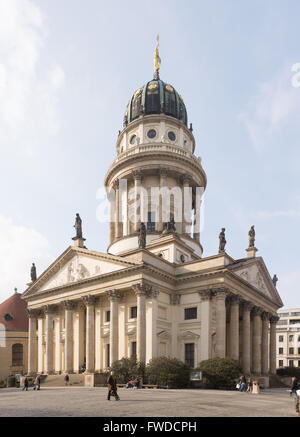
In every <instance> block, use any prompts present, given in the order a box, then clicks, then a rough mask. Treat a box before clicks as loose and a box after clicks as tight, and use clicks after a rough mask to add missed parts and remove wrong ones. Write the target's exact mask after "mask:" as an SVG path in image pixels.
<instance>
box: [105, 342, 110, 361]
mask: <svg viewBox="0 0 300 437" xmlns="http://www.w3.org/2000/svg"><path fill="white" fill-rule="evenodd" d="M109 366H110V345H109V343H107V345H106V367H109Z"/></svg>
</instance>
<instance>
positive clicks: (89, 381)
mask: <svg viewBox="0 0 300 437" xmlns="http://www.w3.org/2000/svg"><path fill="white" fill-rule="evenodd" d="M106 381H107V374H106V373H86V374H85V375H84V385H85V387H97V386H104V385H106V384H107V382H106Z"/></svg>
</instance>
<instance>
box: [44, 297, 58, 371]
mask: <svg viewBox="0 0 300 437" xmlns="http://www.w3.org/2000/svg"><path fill="white" fill-rule="evenodd" d="M43 310H44V313H45V331H46V332H45V333H46V362H45V372H46V373H47V374H48V375H49V374H51V373H53V368H54V365H53V364H54V363H53V312H54V311H55V310H56V307H55V306H52V305H45V306H44V307H43Z"/></svg>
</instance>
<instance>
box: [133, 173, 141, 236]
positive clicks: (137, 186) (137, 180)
mask: <svg viewBox="0 0 300 437" xmlns="http://www.w3.org/2000/svg"><path fill="white" fill-rule="evenodd" d="M133 177H134V197H135V199H134V202H135V203H134V224H133V229H134V232H138V230H139V229H140V226H141V218H140V217H139V216H141V212H142V206H141V181H142V172H141V171H140V170H135V171H133ZM138 196H139V198H140V200H139V201H138V200H137V198H138ZM138 205H140V206H139V208H140V214H138Z"/></svg>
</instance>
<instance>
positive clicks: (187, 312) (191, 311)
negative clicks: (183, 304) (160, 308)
mask: <svg viewBox="0 0 300 437" xmlns="http://www.w3.org/2000/svg"><path fill="white" fill-rule="evenodd" d="M191 319H197V307H194V308H185V309H184V320H191Z"/></svg>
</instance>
